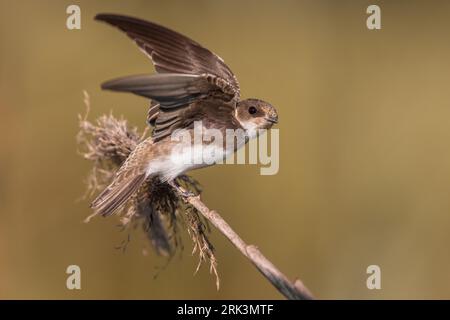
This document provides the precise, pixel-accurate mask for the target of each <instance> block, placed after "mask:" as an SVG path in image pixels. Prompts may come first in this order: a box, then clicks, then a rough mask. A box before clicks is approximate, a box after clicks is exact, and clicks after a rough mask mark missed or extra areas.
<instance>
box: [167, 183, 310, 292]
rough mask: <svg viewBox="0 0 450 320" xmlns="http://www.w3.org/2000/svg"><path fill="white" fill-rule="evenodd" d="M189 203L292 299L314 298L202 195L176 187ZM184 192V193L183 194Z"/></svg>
mask: <svg viewBox="0 0 450 320" xmlns="http://www.w3.org/2000/svg"><path fill="white" fill-rule="evenodd" d="M175 190H176V191H177V192H178V193H179V194H180V196H181V197H182V198H183V199H184V201H186V202H187V203H189V204H191V205H192V206H194V207H195V208H196V209H197V210H198V211H199V212H200V213H201V214H202V215H203V216H204V217H205V218H206V219H208V220H209V221H210V222H211V223H212V224H213V225H214V226H215V227H216V228H217V229H218V230H219V231H220V232H222V233H223V234H224V235H225V237H227V238H228V240H230V241H231V243H232V244H233V245H234V246H235V247H236V248H237V249H238V250H239V251H240V252H241V253H242V254H243V255H244V256H246V257H247V258H248V259H249V260H250V261H251V262H252V263H253V265H254V266H255V267H256V268H257V269H258V270H259V272H261V273H262V274H263V275H264V277H266V278H267V280H269V281H270V283H272V285H273V286H274V287H275V288H277V289H278V291H280V293H281V294H283V295H284V296H285V297H286V298H288V299H290V300H311V299H314V297H313V295H312V294H311V292H310V291H309V290H308V288H306V287H305V286H304V285H303V283H302V282H301V281H300V280H299V279H297V280H296V281H295V282H291V281H290V280H289V279H288V278H287V277H286V276H285V275H284V274H283V273H282V272H281V271H280V270H278V269H277V267H275V266H274V265H273V263H272V262H270V261H269V260H268V259H267V258H266V257H264V255H263V254H262V253H261V252H260V251H259V250H258V248H257V247H256V246H254V245H248V244H246V243H245V242H244V240H242V238H241V237H240V236H239V235H238V234H237V233H236V232H234V230H233V229H232V228H231V227H230V225H229V224H228V223H227V222H226V221H225V220H224V219H223V218H222V217H221V216H220V215H219V213H217V212H216V211H214V210H210V209H209V208H208V207H207V206H206V205H205V204H204V203H203V202H202V201H201V200H200V196H186V193H185V192H183V191H185V190H184V189H183V188H180V189H179V190H177V189H175ZM183 193H184V194H183Z"/></svg>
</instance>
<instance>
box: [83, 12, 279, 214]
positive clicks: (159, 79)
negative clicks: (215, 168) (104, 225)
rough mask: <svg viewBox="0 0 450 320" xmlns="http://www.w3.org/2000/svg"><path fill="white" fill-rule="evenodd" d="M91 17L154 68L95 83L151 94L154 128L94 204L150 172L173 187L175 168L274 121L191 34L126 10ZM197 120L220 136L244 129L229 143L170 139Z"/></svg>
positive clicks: (107, 203) (227, 150)
mask: <svg viewBox="0 0 450 320" xmlns="http://www.w3.org/2000/svg"><path fill="white" fill-rule="evenodd" d="M95 19H96V20H99V21H104V22H106V23H109V24H111V25H113V26H115V27H117V28H119V29H120V30H122V31H123V32H125V33H126V34H127V35H128V36H129V37H130V38H131V39H132V40H134V41H135V42H136V44H137V45H138V47H139V48H140V49H141V50H142V51H143V52H144V53H145V54H146V55H147V56H148V57H149V58H150V59H151V60H152V61H153V64H154V66H155V69H156V71H157V72H158V73H157V74H153V75H137V76H129V77H125V78H120V79H115V80H111V81H108V82H106V83H104V84H102V89H107V90H112V91H123V92H132V93H134V94H137V95H140V96H143V97H147V98H149V99H151V106H150V109H149V112H148V117H147V121H148V123H149V124H150V125H152V126H153V127H154V129H153V132H152V136H151V137H149V138H147V139H146V140H144V141H143V142H142V143H140V144H139V145H138V146H137V147H136V148H135V150H133V152H132V153H131V154H130V155H129V157H128V158H127V160H126V161H125V162H124V164H123V165H122V167H121V168H120V169H119V170H118V172H117V173H116V175H115V178H114V180H113V181H112V183H111V184H110V185H109V186H108V187H106V189H105V190H104V191H103V192H101V193H100V195H99V196H98V197H97V198H96V199H95V200H94V201H93V202H92V204H91V207H92V208H93V209H94V210H95V212H97V213H100V214H102V215H110V214H112V213H114V212H115V211H116V210H117V209H119V208H120V207H121V206H122V205H123V204H124V203H125V202H126V201H127V200H128V199H129V198H130V196H132V195H133V194H134V193H135V192H136V191H137V190H138V189H139V187H140V186H141V185H142V183H143V182H144V181H145V180H146V179H147V178H149V177H154V176H157V177H159V179H160V180H161V181H163V182H168V183H169V184H170V185H172V186H173V187H175V188H178V187H179V186H178V185H177V184H176V182H175V179H176V177H177V176H179V175H180V174H182V173H184V172H186V171H188V170H191V169H195V168H201V167H206V166H209V165H212V164H214V163H217V162H220V161H221V160H223V159H224V158H225V157H227V156H228V155H230V154H232V153H233V152H235V151H236V150H237V149H238V148H240V147H242V146H243V145H244V144H245V143H246V142H247V141H248V140H249V139H250V138H253V137H255V136H256V135H257V134H258V129H268V128H271V127H272V125H273V124H274V123H277V121H278V115H277V112H276V110H275V108H274V107H273V106H272V105H270V104H269V103H267V102H264V101H262V100H259V99H246V100H240V89H239V83H238V81H237V79H236V77H235V76H234V74H233V73H232V72H231V70H230V68H229V67H228V66H227V65H226V64H225V62H224V61H223V60H222V59H221V58H220V57H219V56H217V55H216V54H214V53H212V52H211V51H209V50H208V49H206V48H204V47H202V46H201V45H200V44H198V43H197V42H195V41H193V40H191V39H189V38H187V37H185V36H183V35H181V34H179V33H177V32H175V31H172V30H169V29H167V28H165V27H163V26H160V25H157V24H155V23H153V22H148V21H143V20H140V19H136V18H132V17H127V16H122V15H113V14H99V15H97V16H96V17H95ZM198 121H201V128H202V129H206V130H207V129H216V131H219V132H220V133H222V135H223V136H224V137H225V136H226V135H227V132H228V131H227V129H228V130H230V129H232V130H235V132H245V137H244V139H243V140H242V139H241V140H239V137H238V136H239V134H238V135H236V136H237V137H238V143H235V144H234V145H232V146H229V145H225V144H219V145H218V144H214V143H212V142H211V141H209V142H205V141H203V140H202V141H200V142H195V139H189V140H183V141H180V139H174V134H175V133H177V132H180V131H179V130H185V132H187V133H188V134H189V135H190V136H191V137H192V136H194V135H195V133H196V131H195V130H196V127H195V126H196V124H197V123H198ZM239 129H240V131H239ZM236 130H237V131H236ZM244 130H245V131H244ZM241 135H242V134H241ZM239 141H241V142H239ZM197 147H201V148H197ZM199 150H200V151H199ZM199 152H200V153H201V155H203V157H200V160H201V161H200V162H199V161H194V162H192V161H187V162H186V161H181V159H184V160H185V159H186V157H188V158H189V156H192V154H194V157H196V156H198V153H199Z"/></svg>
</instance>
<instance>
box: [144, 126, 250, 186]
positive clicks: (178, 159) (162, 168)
mask: <svg viewBox="0 0 450 320" xmlns="http://www.w3.org/2000/svg"><path fill="white" fill-rule="evenodd" d="M244 128H245V129H246V130H247V134H248V135H249V137H250V138H254V137H255V136H256V133H257V128H256V126H250V125H247V126H246V127H244ZM223 139H224V140H225V139H226V137H224V138H223ZM233 141H234V140H233ZM239 142H240V143H239ZM244 145H245V139H244V138H242V139H238V146H237V148H236V149H240V148H242V147H243V146H244ZM226 146H227V148H226V149H225V150H224V148H223V143H218V144H215V143H214V142H212V143H209V144H195V145H192V144H191V143H183V142H180V143H178V144H177V145H174V147H173V149H172V152H171V154H170V155H167V156H162V157H159V158H156V159H152V160H151V161H150V162H149V164H148V169H147V176H151V175H158V176H159V177H160V179H161V180H162V181H171V180H173V179H175V178H176V177H177V176H179V175H181V174H183V173H184V172H186V171H189V170H192V169H197V168H203V167H207V166H211V165H214V164H216V163H224V160H225V159H226V158H227V157H228V156H230V155H231V154H233V153H234V151H235V146H234V145H233V143H230V144H227V145H226Z"/></svg>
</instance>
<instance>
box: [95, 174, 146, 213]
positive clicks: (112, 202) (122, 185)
mask: <svg viewBox="0 0 450 320" xmlns="http://www.w3.org/2000/svg"><path fill="white" fill-rule="evenodd" d="M145 178H146V176H145V174H140V175H138V176H133V177H130V178H128V179H125V180H123V181H120V182H117V178H116V179H115V180H114V181H113V182H112V183H111V184H110V185H109V186H108V187H106V189H105V190H103V192H102V193H100V195H99V196H98V197H97V198H96V199H95V200H94V201H93V202H92V204H91V208H92V209H94V211H95V213H97V214H101V215H103V216H109V215H111V214H113V213H114V212H115V211H116V210H117V209H119V208H120V207H121V206H122V205H123V204H124V203H125V202H126V201H127V200H128V199H129V198H130V196H131V195H132V194H133V193H135V192H136V191H137V190H138V189H139V187H140V186H141V185H142V183H143V182H144V181H145Z"/></svg>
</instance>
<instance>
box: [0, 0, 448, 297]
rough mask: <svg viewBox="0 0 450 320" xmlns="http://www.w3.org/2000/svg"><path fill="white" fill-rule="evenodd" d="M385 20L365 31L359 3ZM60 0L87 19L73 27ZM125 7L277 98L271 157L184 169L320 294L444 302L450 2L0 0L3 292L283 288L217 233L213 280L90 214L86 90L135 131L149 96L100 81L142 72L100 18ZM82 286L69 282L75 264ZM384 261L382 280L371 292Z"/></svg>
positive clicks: (209, 199) (249, 292) (248, 235)
mask: <svg viewBox="0 0 450 320" xmlns="http://www.w3.org/2000/svg"><path fill="white" fill-rule="evenodd" d="M374 3H376V4H378V5H379V6H380V7H381V11H382V29H381V30H378V31H370V30H368V29H367V28H366V24H365V21H366V18H367V14H366V13H365V11H366V8H367V6H368V5H370V4H374ZM70 4H78V5H79V6H80V7H81V18H82V29H81V30H73V31H71V30H68V29H66V25H65V23H66V18H67V15H66V13H65V11H66V7H67V6H68V5H70ZM99 12H114V13H121V14H129V15H134V16H138V17H141V18H144V19H148V20H152V21H155V22H158V23H160V24H163V25H165V26H168V27H170V28H173V29H175V30H178V31H180V32H183V33H185V34H186V35H188V36H190V37H192V38H193V39H195V40H197V41H198V42H200V43H202V44H203V45H204V46H206V47H208V48H210V49H211V50H213V51H214V52H216V53H218V54H219V55H220V56H221V57H223V58H224V59H225V60H226V61H227V63H228V64H229V65H230V67H231V68H232V69H233V71H234V72H235V73H236V75H237V76H238V78H239V80H240V83H241V87H242V91H243V92H242V93H243V96H244V97H259V98H262V99H265V100H267V101H270V102H271V103H272V104H274V105H275V106H276V107H277V108H278V111H279V115H280V123H279V125H278V128H279V129H280V138H281V146H280V151H281V155H280V171H279V173H278V174H277V175H275V176H261V175H259V167H258V166H256V165H235V166H216V167H212V168H207V169H204V170H200V171H197V172H194V176H195V177H196V178H198V179H199V180H200V181H201V182H202V184H203V186H204V188H205V192H204V197H203V199H204V201H205V202H206V203H207V204H208V206H210V207H211V208H214V209H217V210H218V211H219V212H220V213H221V214H222V215H223V216H224V217H225V218H226V219H227V220H228V222H229V223H230V224H231V225H232V226H233V227H234V228H235V229H236V231H237V232H238V233H239V234H240V235H241V236H242V237H243V238H244V239H245V240H247V241H248V242H249V243H254V244H257V245H258V246H259V248H260V249H261V250H262V251H263V253H264V254H265V255H266V256H267V257H268V258H269V259H271V260H272V261H273V262H274V263H275V264H276V265H277V266H278V267H279V268H280V269H281V270H282V271H283V272H285V273H286V274H287V275H288V276H289V277H291V278H295V277H297V276H298V277H300V278H301V279H302V280H303V281H304V282H305V284H306V285H307V286H308V287H309V288H310V289H311V290H312V291H313V292H314V293H315V295H316V296H317V297H319V298H325V299H328V298H334V299H344V298H350V299H361V298H364V299H365V298H368V299H372V298H374V299H378V298H387V299H390V298H406V299H409V298H426V299H429V298H439V299H441V298H447V299H448V298H450V272H449V270H450V252H449V243H450V232H449V231H450V214H449V211H450V197H449V185H450V148H449V145H450V125H449V123H450V87H449V83H450V59H449V56H450V41H449V32H450V19H449V16H450V3H449V2H448V1H400V0H398V1H375V2H373V1H339V2H338V1H332V0H330V1H324V0H321V1H313V0H310V1H272V0H271V1H267V0H266V1H260V0H258V1H256V0H254V1H236V0H234V1H224V0H217V1H210V0H209V1H206V0H205V1H189V2H187V1H31V0H30V1H23V0H22V1H12V0H0V116H1V117H0V146H1V147H0V298H8V299H11V298H24V299H29V298H42V299H48V298H57V299H80V298H87V299H91V298H105V299H131V298H138V299H165V298H174V299H179V298H190V299H197V298H201V299H203V298H205V299H219V298H230V299H231V298H233V299H234V298H236V299H241V298H255V299H259V298H262V299H270V298H276V299H278V298H281V296H280V295H279V294H278V292H277V291H275V289H273V288H272V287H271V286H270V285H269V284H268V283H267V282H266V281H265V279H264V278H263V277H262V276H261V275H260V274H259V273H258V272H256V271H255V269H254V268H253V266H252V265H250V263H249V262H248V261H246V260H245V259H244V258H243V257H242V256H241V255H240V254H239V253H238V252H237V251H236V250H235V249H234V248H233V247H232V246H231V245H230V243H228V241H227V240H226V239H225V238H224V237H223V236H221V235H220V234H219V233H218V232H215V231H213V235H212V240H213V243H214V244H215V246H216V249H217V257H218V259H219V272H220V276H221V279H222V282H221V284H222V285H221V289H220V290H219V291H217V290H216V288H215V283H214V278H213V277H212V276H210V275H209V273H208V269H207V268H206V267H203V268H202V269H201V270H200V271H199V273H198V274H197V275H195V276H194V275H193V273H194V270H195V266H196V263H197V257H192V256H191V254H190V251H191V248H192V247H191V244H190V242H189V240H188V238H186V237H185V240H186V241H185V250H184V252H183V254H182V255H177V256H176V257H174V258H173V259H172V260H171V261H170V263H168V264H167V263H166V260H165V258H163V257H158V256H157V255H156V254H154V253H153V252H151V251H150V252H149V254H148V255H147V256H144V255H143V254H142V250H143V248H148V245H147V243H146V239H145V237H144V236H143V235H142V234H140V233H139V232H135V233H133V234H132V240H131V243H130V244H129V246H128V250H127V251H126V252H125V253H123V252H122V251H120V250H116V249H115V247H116V246H117V245H119V244H120V242H121V241H122V240H124V238H126V234H125V233H123V232H120V231H119V229H118V228H117V227H116V225H117V222H118V220H117V217H110V218H107V219H102V218H96V219H94V220H93V221H91V222H90V223H89V224H85V223H83V219H84V218H85V217H86V216H87V215H89V214H90V209H89V208H88V204H89V201H87V200H80V201H78V199H80V197H81V196H82V195H83V193H84V182H83V181H84V179H85V177H86V175H87V173H88V171H89V169H90V163H88V162H86V161H84V160H83V159H82V158H81V157H80V156H79V155H78V154H77V145H76V142H75V135H76V133H77V130H78V127H77V125H78V124H77V114H79V113H83V112H84V110H85V108H84V105H83V102H82V100H83V96H82V90H84V89H85V90H87V91H88V92H89V93H90V95H91V103H92V112H91V119H94V118H95V117H97V116H99V115H101V114H103V113H106V112H109V111H110V110H113V112H114V114H116V115H121V114H123V115H124V116H125V117H126V118H127V119H129V120H130V122H131V123H132V124H136V125H138V126H139V127H140V128H143V127H144V119H145V115H146V112H147V105H148V103H147V102H146V101H145V100H144V99H142V98H139V97H135V96H132V95H127V94H117V93H110V92H102V91H101V90H100V89H99V84H100V83H101V82H102V81H104V80H107V79H110V78H114V77H117V76H123V75H129V74H136V73H146V72H152V70H153V67H152V65H151V63H150V62H149V61H148V60H147V58H146V57H145V56H144V55H143V54H142V53H141V52H140V51H139V50H137V49H136V47H135V45H134V44H133V43H132V42H131V41H129V40H128V38H127V37H126V36H124V35H123V34H121V33H120V32H119V31H117V30H116V29H113V28H111V27H109V26H107V25H105V24H100V23H96V22H94V21H93V19H92V18H93V16H94V15H95V14H97V13H99ZM70 264H77V265H79V266H80V267H81V272H82V290H79V291H78V290H73V291H69V290H67V289H66V286H65V283H66V277H67V275H66V273H65V270H66V268H67V266H68V265H70ZM371 264H376V265H379V266H380V267H381V271H382V289H381V290H368V289H367V288H366V278H367V274H366V268H367V266H369V265H371Z"/></svg>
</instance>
